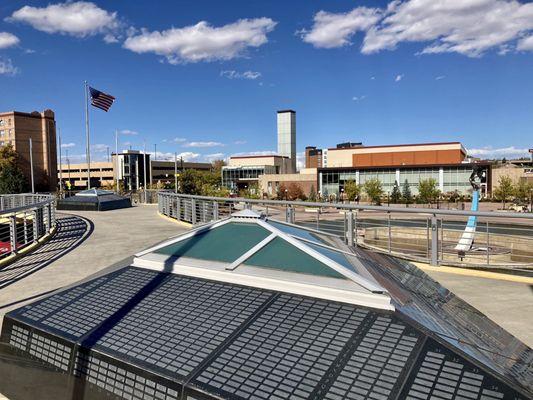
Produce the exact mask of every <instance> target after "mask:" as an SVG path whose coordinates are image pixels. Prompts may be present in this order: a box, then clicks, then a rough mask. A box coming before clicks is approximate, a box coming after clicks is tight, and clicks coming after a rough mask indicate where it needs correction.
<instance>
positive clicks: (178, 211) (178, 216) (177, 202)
mask: <svg viewBox="0 0 533 400" xmlns="http://www.w3.org/2000/svg"><path fill="white" fill-rule="evenodd" d="M176 219H177V220H178V221H181V199H180V198H179V197H178V198H177V200H176Z"/></svg>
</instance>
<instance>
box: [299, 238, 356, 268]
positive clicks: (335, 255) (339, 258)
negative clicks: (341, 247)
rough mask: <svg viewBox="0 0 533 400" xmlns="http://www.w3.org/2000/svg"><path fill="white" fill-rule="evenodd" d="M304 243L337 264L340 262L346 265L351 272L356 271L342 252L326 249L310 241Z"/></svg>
mask: <svg viewBox="0 0 533 400" xmlns="http://www.w3.org/2000/svg"><path fill="white" fill-rule="evenodd" d="M306 244H307V246H309V247H311V248H312V249H313V250H316V251H318V252H319V253H320V254H322V255H324V256H326V257H327V258H329V259H331V260H333V261H335V262H336V263H337V264H340V265H342V266H343V267H346V268H347V269H349V270H350V271H352V272H356V271H355V268H354V267H353V265H352V264H351V263H350V261H348V259H347V258H346V256H345V255H344V254H342V253H341V252H339V251H334V250H330V249H326V248H325V247H322V246H316V245H314V244H311V243H306Z"/></svg>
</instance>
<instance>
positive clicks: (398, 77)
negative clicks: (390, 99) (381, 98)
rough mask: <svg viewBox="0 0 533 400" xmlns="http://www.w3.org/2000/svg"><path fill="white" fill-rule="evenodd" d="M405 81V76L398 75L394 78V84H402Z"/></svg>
mask: <svg viewBox="0 0 533 400" xmlns="http://www.w3.org/2000/svg"><path fill="white" fill-rule="evenodd" d="M402 79H403V74H400V75H396V78H394V82H400V81H401V80H402Z"/></svg>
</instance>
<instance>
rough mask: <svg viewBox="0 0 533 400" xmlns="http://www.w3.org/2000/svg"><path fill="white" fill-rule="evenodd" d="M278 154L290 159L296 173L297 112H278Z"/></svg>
mask: <svg viewBox="0 0 533 400" xmlns="http://www.w3.org/2000/svg"><path fill="white" fill-rule="evenodd" d="M278 154H279V155H280V156H286V157H289V158H290V159H291V168H292V171H291V172H296V111H293V110H280V111H278Z"/></svg>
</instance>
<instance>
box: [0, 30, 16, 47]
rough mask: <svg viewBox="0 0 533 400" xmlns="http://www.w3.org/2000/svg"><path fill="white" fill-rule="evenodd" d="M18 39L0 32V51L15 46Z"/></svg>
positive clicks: (10, 34) (7, 33)
mask: <svg viewBox="0 0 533 400" xmlns="http://www.w3.org/2000/svg"><path fill="white" fill-rule="evenodd" d="M19 43H20V39H19V38H18V37H16V36H15V35H13V34H12V33H9V32H0V49H7V48H8V47H13V46H16V45H17V44H19Z"/></svg>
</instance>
